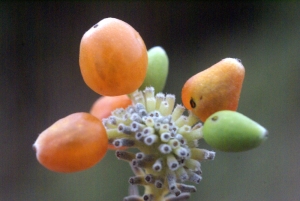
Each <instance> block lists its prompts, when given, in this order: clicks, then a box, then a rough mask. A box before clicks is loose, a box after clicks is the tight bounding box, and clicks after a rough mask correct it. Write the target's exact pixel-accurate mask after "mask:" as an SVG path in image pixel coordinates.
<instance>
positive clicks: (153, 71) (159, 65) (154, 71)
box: [139, 46, 169, 93]
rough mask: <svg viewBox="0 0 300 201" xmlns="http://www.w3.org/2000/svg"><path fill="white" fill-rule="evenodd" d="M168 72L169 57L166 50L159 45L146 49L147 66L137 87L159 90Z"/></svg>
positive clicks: (162, 86) (162, 87)
mask: <svg viewBox="0 0 300 201" xmlns="http://www.w3.org/2000/svg"><path fill="white" fill-rule="evenodd" d="M168 73H169V58H168V55H167V54H166V51H165V50H164V49H163V48H162V47H159V46H156V47H153V48H151V49H150V50H148V68H147V74H146V78H145V80H144V82H143V84H142V86H141V87H140V88H139V90H141V91H142V90H144V89H145V88H146V87H150V86H152V87H154V89H155V91H156V93H158V92H161V91H162V90H163V89H164V87H165V85H166V81H167V77H168Z"/></svg>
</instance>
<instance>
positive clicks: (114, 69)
mask: <svg viewBox="0 0 300 201" xmlns="http://www.w3.org/2000/svg"><path fill="white" fill-rule="evenodd" d="M147 64H148V56H147V49H146V46H145V43H144V41H143V39H142V38H141V36H140V35H139V33H138V32H137V31H136V30H135V29H134V28H132V27H131V26H130V25H129V24H127V23H126V22H123V21H121V20H119V19H115V18H105V19H103V20H101V21H100V22H98V23H97V24H96V25H94V26H93V27H92V28H90V29H89V30H88V31H87V32H86V33H85V34H84V35H83V37H82V39H81V43H80V53H79V65H80V70H81V74H82V76H83V79H84V81H85V83H86V84H87V85H88V86H89V87H90V88H91V89H92V90H94V91H95V92H97V93H98V94H101V95H104V96H117V95H123V94H129V93H132V92H133V91H135V90H136V89H138V88H139V87H140V86H141V84H142V83H143V81H144V79H145V76H146V71H147Z"/></svg>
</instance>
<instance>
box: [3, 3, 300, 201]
mask: <svg viewBox="0 0 300 201" xmlns="http://www.w3.org/2000/svg"><path fill="white" fill-rule="evenodd" d="M299 9H300V3H296V2H290V3H288V2H285V3H271V2H269V3H257V2H256V3H247V4H242V3H239V4H228V3H225V2H224V3H221V2H213V3H211V4H208V3H197V2H187V3H183V2H172V1H170V2H161V3H160V2H156V3H150V2H149V3H143V2H134V3H126V2H116V3H115V2H110V1H107V2H104V3H100V2H99V3H96V2H91V3H83V2H77V3H71V2H67V3H52V2H45V3H40V2H36V3H15V2H14V3H2V2H1V3H0V25H1V26H0V27H1V31H0V41H1V46H0V47H1V54H0V57H1V68H0V97H1V99H0V112H1V113H0V114H1V115H0V122H1V124H0V131H1V132H0V133H1V135H0V143H1V146H0V156H1V165H0V176H1V184H0V187H1V188H0V189H1V191H0V200H44V201H47V200H49V201H50V200H64V201H68V200H72V201H74V200H88V201H93V200H110V201H115V200H116V201H117V200H121V199H122V197H124V195H127V188H128V183H127V180H128V177H129V176H130V175H131V172H130V171H131V170H130V168H129V167H128V164H125V162H123V161H118V160H117V159H116V158H115V156H114V153H113V152H110V153H108V154H107V156H106V157H105V159H104V160H103V161H101V163H99V164H98V165H97V166H96V167H94V168H92V169H90V170H88V171H85V172H80V173H75V174H67V175H65V174H57V173H53V172H50V171H48V170H46V169H45V168H43V167H42V166H41V165H39V164H38V162H37V161H36V158H35V153H34V152H33V151H32V150H31V145H32V144H33V142H34V141H35V139H36V137H37V135H38V134H39V133H40V132H41V131H43V130H44V129H45V128H46V127H48V126H49V125H51V124H52V123H54V122H55V121H56V120H57V119H59V118H61V117H63V116H66V115H68V114H70V113H73V112H76V111H88V110H89V109H90V106H91V104H92V103H93V102H94V101H95V100H96V98H97V97H98V95H97V94H95V93H93V92H92V91H91V90H89V89H88V88H87V86H86V85H85V84H84V82H83V80H82V77H81V75H80V70H79V64H78V55H79V43H80V39H81V37H82V35H83V34H84V32H85V31H86V30H88V29H89V28H90V27H91V26H92V25H93V23H95V22H97V21H99V20H100V19H102V18H105V17H116V18H119V19H122V20H124V21H126V22H128V23H129V24H131V25H132V26H133V27H134V28H135V29H136V30H137V31H138V32H139V33H140V35H141V36H142V37H143V39H144V41H145V43H146V46H147V48H150V47H153V46H156V45H160V46H162V47H164V49H165V50H166V52H167V54H168V57H169V62H170V69H169V71H170V74H169V76H168V80H167V84H166V87H165V92H168V93H174V94H176V95H177V102H178V103H180V92H181V91H180V90H181V88H182V86H183V84H184V83H185V81H186V80H187V79H188V78H189V77H190V76H191V75H193V74H195V73H197V72H199V71H201V70H203V69H205V68H207V67H209V66H211V65H213V64H214V63H216V62H218V61H220V60H221V59H222V58H226V57H234V58H239V59H241V60H242V62H243V65H244V66H245V69H246V75H245V80H244V84H243V89H242V93H241V99H240V102H239V108H238V111H239V112H241V113H243V114H245V115H246V116H248V117H250V118H251V119H254V120H255V121H257V122H259V123H260V124H261V125H263V126H264V127H266V128H267V129H268V131H269V133H270V136H269V139H268V140H267V141H266V142H265V143H264V144H262V145H261V146H260V147H258V148H257V149H254V150H251V151H248V152H242V153H236V154H233V153H223V152H218V151H217V154H216V158H215V160H214V161H213V162H210V163H203V164H202V169H203V172H204V175H203V180H202V181H201V183H200V184H199V185H197V189H198V191H197V192H196V193H195V194H193V195H192V198H191V200H200V199H201V200H203V201H206V200H209V201H218V200H223V201H227V200H228V201H232V200H243V201H253V200H266V201H268V200H270V201H271V200H298V199H299V197H300V193H299V187H298V186H299V180H300V172H299V166H300V160H299V154H298V153H299V152H300V146H299V141H300V135H299V133H298V132H299V130H300V124H299V118H300V111H299V110H300V107H299V103H300V93H299V82H300V78H299V77H300V76H299V75H300V67H299V65H300V57H299V52H300V35H299V33H300V15H299ZM201 147H206V148H208V149H210V147H209V146H208V145H206V144H203V145H202V144H201Z"/></svg>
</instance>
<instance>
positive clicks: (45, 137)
mask: <svg viewBox="0 0 300 201" xmlns="http://www.w3.org/2000/svg"><path fill="white" fill-rule="evenodd" d="M107 144H108V139H107V135H106V131H105V128H104V126H103V125H102V123H101V121H100V120H99V119H97V118H96V117H94V116H92V115H91V114H88V113H74V114H71V115H69V116H67V117H65V118H62V119H60V120H58V121H57V122H55V123H54V124H53V125H51V126H50V127H49V128H47V129H46V130H45V131H43V132H42V133H41V134H40V135H39V136H38V138H37V140H36V141H35V143H34V144H33V148H34V150H35V151H36V157H37V159H38V161H39V162H40V163H41V164H42V165H43V166H44V167H46V168H48V169H50V170H52V171H55V172H62V173H71V172H77V171H81V170H85V169H88V168H90V167H92V166H94V165H95V164H96V163H98V162H99V161H100V160H101V159H102V158H103V157H104V155H105V154H106V151H107Z"/></svg>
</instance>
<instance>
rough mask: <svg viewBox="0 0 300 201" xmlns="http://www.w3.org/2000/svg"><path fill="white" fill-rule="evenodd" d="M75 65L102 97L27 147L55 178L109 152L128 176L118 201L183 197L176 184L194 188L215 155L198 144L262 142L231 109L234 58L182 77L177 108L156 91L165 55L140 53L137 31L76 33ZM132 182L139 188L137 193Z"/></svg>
mask: <svg viewBox="0 0 300 201" xmlns="http://www.w3.org/2000/svg"><path fill="white" fill-rule="evenodd" d="M79 64H80V69H81V73H82V76H83V79H84V81H85V83H86V84H87V85H88V86H89V87H90V88H91V89H92V90H94V91H95V92H97V93H99V94H100V95H102V97H100V98H99V99H98V100H97V101H96V102H95V103H94V105H93V106H92V108H91V111H90V113H75V114H71V115H69V116H67V117H65V118H63V119H61V120H59V121H57V122H55V123H54V124H53V125H52V126H50V127H49V128H47V129H46V130H45V131H43V132H42V133H41V134H40V135H39V136H38V138H37V140H36V142H35V143H34V145H33V148H34V150H35V151H36V156H37V159H38V161H39V162H40V163H41V164H42V165H43V166H45V167H46V168H48V169H50V170H52V171H56V172H63V173H68V172H75V171H81V170H85V169H88V168H90V167H92V166H93V165H95V164H96V163H97V162H99V161H100V160H101V159H102V158H103V156H104V155H105V153H106V151H107V150H108V149H109V150H115V151H116V152H115V153H116V157H117V158H118V159H120V160H123V161H126V162H128V163H129V165H130V166H131V168H132V170H133V173H134V176H132V177H130V178H129V183H130V188H131V190H130V194H129V195H128V196H125V197H124V201H140V200H145V201H150V200H153V201H175V200H177V201H184V200H188V199H189V197H190V193H192V192H195V191H196V188H195V186H193V185H187V184H185V183H184V182H186V181H191V182H194V183H195V184H198V183H199V182H200V181H201V180H202V176H201V175H202V171H201V162H202V161H204V160H213V159H214V158H215V152H214V151H209V150H205V149H201V148H199V147H198V141H199V140H201V139H204V140H205V141H206V142H207V143H208V144H209V145H210V146H212V147H213V148H215V149H217V150H221V151H225V152H239V151H247V150H250V149H253V148H255V147H257V146H259V145H260V144H261V143H262V142H263V141H265V139H266V138H267V134H268V132H267V130H266V129H265V128H263V127H262V126H261V125H259V124H258V123H256V122H254V121H253V120H251V119H249V118H248V117H246V116H244V115H242V114H240V113H238V112H236V110H237V107H238V102H239V98H240V92H241V89H242V83H243V79H244V75H245V69H244V66H243V65H242V63H241V61H240V60H238V59H233V58H226V59H223V60H221V61H220V62H218V63H217V64H215V65H213V66H212V67H210V68H208V69H206V70H204V71H202V72H200V73H198V74H196V75H194V76H192V77H191V78H190V79H189V80H187V82H186V83H185V84H184V85H183V88H182V93H181V98H182V102H183V104H184V106H185V107H184V106H182V105H181V104H176V101H175V96H174V95H172V94H164V93H162V92H161V91H162V90H163V88H164V85H165V83H166V79H167V75H168V65H169V61H168V57H167V54H166V52H165V51H164V50H163V49H162V48H161V47H154V48H151V49H150V50H149V51H148V52H147V50H146V46H145V44H144V41H143V40H142V38H141V37H140V35H139V34H138V32H137V31H135V30H134V28H132V27H131V26H130V25H129V24H127V23H125V22H123V21H121V20H118V19H115V18H106V19H103V20H101V21H100V22H99V23H97V24H96V25H94V26H93V27H92V28H91V29H90V30H88V31H87V32H86V33H85V34H84V36H83V38H82V40H81V43H80V55H79ZM186 108H187V110H186ZM200 120H201V121H202V122H204V124H203V123H201V122H200ZM131 148H135V149H131ZM136 150H138V151H136ZM137 185H141V186H144V189H145V191H144V193H143V195H139V193H138V190H137Z"/></svg>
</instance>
